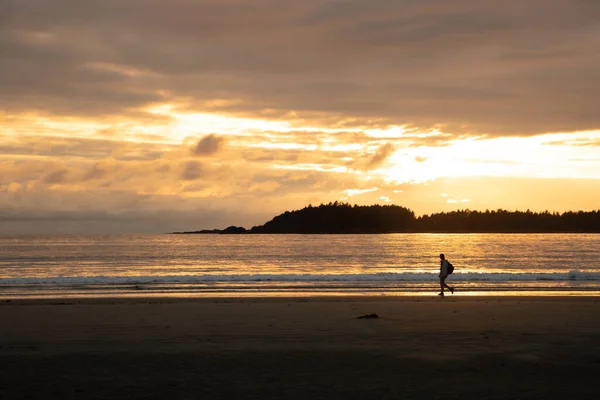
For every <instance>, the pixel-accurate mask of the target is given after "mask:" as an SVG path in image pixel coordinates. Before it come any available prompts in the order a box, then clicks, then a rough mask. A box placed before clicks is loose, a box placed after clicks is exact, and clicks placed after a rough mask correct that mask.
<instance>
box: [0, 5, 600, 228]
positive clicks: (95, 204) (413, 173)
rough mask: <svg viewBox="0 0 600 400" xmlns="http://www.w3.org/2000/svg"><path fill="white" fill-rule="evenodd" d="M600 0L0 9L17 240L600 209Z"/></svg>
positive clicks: (0, 204) (8, 189)
mask: <svg viewBox="0 0 600 400" xmlns="http://www.w3.org/2000/svg"><path fill="white" fill-rule="evenodd" d="M599 104H600V1H597V0H503V1H497V0H452V1H447V0H346V1H340V0H336V1H334V0H303V1H295V0H253V1H249V0H248V1H246V0H194V1H192V0H103V1H97V0H0V233H75V234H81V233H118V232H122V233H136V232H139V233H145V232H169V231H174V230H195V229H213V228H225V227H227V226H229V225H237V226H244V227H246V228H251V227H252V226H254V225H260V224H262V223H264V222H266V221H268V220H269V219H271V218H272V217H273V216H275V215H277V214H279V213H281V212H284V211H286V210H293V209H299V208H302V207H304V206H306V205H308V204H313V205H318V204H320V203H327V202H330V201H345V202H349V203H352V204H398V205H402V206H405V207H408V208H410V209H412V210H413V211H415V213H416V214H417V215H423V214H430V213H436V212H442V211H451V210H457V209H471V210H485V209H498V208H504V209H509V210H515V209H518V210H527V209H530V210H533V211H543V210H549V211H558V212H562V211H566V210H595V209H598V208H600V207H599V204H600V203H599V202H598V199H600V106H599Z"/></svg>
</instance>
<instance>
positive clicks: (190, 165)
mask: <svg viewBox="0 0 600 400" xmlns="http://www.w3.org/2000/svg"><path fill="white" fill-rule="evenodd" d="M203 174H204V168H203V167H202V164H200V163H199V162H197V161H187V162H186V163H185V164H183V168H182V171H181V175H180V177H181V179H183V180H185V181H194V180H196V179H199V178H201V177H202V176H203Z"/></svg>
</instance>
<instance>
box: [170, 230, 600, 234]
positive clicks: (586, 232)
mask: <svg viewBox="0 0 600 400" xmlns="http://www.w3.org/2000/svg"><path fill="white" fill-rule="evenodd" d="M423 233H427V234H464V235H472V234H483V233H489V234H507V235H515V234H523V235H539V234H572V235H575V234H578V235H590V234H600V230H598V231H546V232H544V231H468V232H466V231H401V232H251V231H250V230H246V232H235V233H234V232H225V230H224V229H210V230H205V231H183V232H169V233H168V234H169V235H396V234H423Z"/></svg>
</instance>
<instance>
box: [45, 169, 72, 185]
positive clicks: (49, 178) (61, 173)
mask: <svg viewBox="0 0 600 400" xmlns="http://www.w3.org/2000/svg"><path fill="white" fill-rule="evenodd" d="M67 173H68V171H67V170H66V169H60V170H58V171H53V172H50V173H49V174H47V175H45V176H44V177H43V178H42V181H43V182H44V183H49V184H54V183H62V182H64V181H65V177H66V175H67Z"/></svg>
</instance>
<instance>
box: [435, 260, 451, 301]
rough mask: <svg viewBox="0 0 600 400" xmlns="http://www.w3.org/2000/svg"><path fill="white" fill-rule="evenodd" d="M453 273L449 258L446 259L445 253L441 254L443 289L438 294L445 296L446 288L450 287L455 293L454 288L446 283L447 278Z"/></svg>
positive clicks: (441, 281)
mask: <svg viewBox="0 0 600 400" xmlns="http://www.w3.org/2000/svg"><path fill="white" fill-rule="evenodd" d="M451 273H452V271H450V263H449V262H448V260H446V256H445V255H444V254H440V287H441V288H442V291H441V292H440V293H439V294H438V296H442V297H444V288H448V290H450V293H452V294H454V288H453V287H452V286H448V284H446V278H447V277H448V275H449V274H451Z"/></svg>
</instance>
